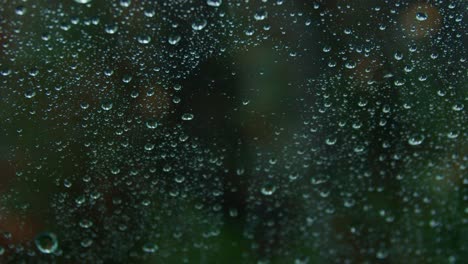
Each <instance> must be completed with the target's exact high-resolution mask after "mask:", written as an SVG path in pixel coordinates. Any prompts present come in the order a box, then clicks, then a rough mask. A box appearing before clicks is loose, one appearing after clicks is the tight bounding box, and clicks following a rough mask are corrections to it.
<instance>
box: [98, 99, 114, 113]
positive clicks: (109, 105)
mask: <svg viewBox="0 0 468 264" xmlns="http://www.w3.org/2000/svg"><path fill="white" fill-rule="evenodd" d="M101 108H102V110H104V111H109V110H111V109H112V102H111V101H109V100H104V101H103V102H102V104H101Z"/></svg>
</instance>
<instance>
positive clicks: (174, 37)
mask: <svg viewBox="0 0 468 264" xmlns="http://www.w3.org/2000/svg"><path fill="white" fill-rule="evenodd" d="M179 41H180V36H179V35H171V36H170V37H169V39H168V40H167V42H168V43H169V44H171V45H176V44H177V43H179Z"/></svg>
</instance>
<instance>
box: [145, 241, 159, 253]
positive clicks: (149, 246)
mask: <svg viewBox="0 0 468 264" xmlns="http://www.w3.org/2000/svg"><path fill="white" fill-rule="evenodd" d="M142 249H143V251H144V252H145V253H154V252H156V251H157V250H158V245H156V244H154V243H151V242H148V243H146V244H144V245H143V248H142Z"/></svg>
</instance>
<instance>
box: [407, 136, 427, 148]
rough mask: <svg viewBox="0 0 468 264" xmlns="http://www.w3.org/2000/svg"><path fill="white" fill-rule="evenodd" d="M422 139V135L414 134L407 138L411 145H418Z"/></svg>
mask: <svg viewBox="0 0 468 264" xmlns="http://www.w3.org/2000/svg"><path fill="white" fill-rule="evenodd" d="M423 141H424V136H423V135H414V136H412V137H410V138H409V139H408V144H410V145H411V146H419V145H421V143H422V142H423Z"/></svg>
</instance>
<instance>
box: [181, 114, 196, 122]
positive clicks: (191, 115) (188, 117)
mask: <svg viewBox="0 0 468 264" xmlns="http://www.w3.org/2000/svg"><path fill="white" fill-rule="evenodd" d="M193 117H194V116H193V114H189V113H185V114H183V115H182V120H184V121H190V120H192V119H193Z"/></svg>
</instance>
